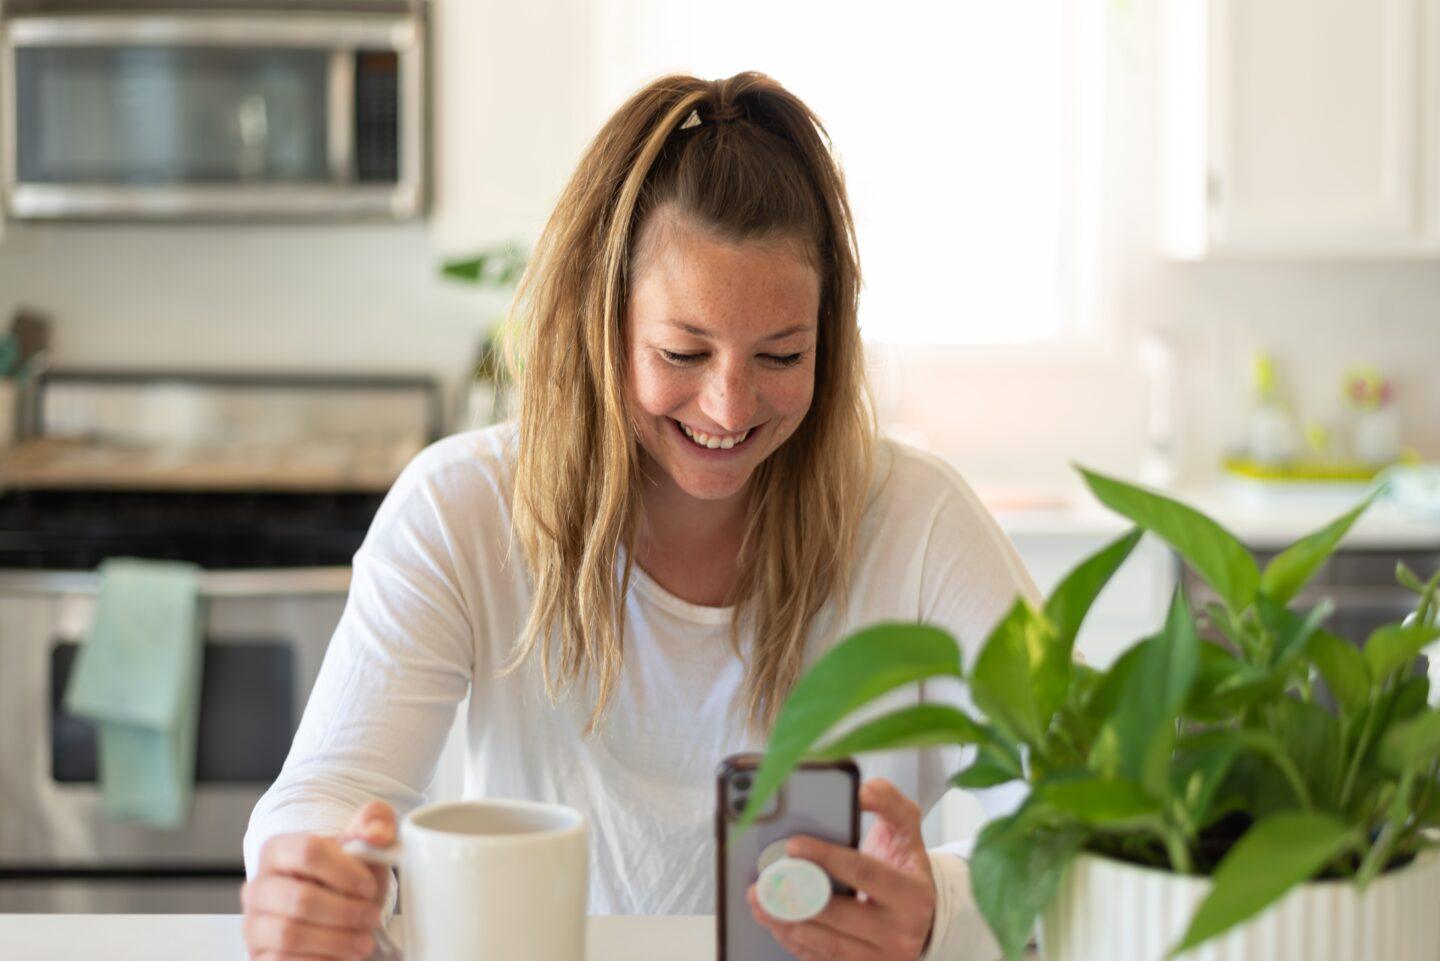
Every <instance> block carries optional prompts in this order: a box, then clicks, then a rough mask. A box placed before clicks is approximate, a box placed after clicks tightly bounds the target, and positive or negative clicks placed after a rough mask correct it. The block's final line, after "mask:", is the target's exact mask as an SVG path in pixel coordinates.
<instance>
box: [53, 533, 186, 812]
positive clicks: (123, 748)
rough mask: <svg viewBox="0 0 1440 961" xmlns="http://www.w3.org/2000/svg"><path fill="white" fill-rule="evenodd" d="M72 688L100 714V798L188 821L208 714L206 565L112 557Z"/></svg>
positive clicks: (79, 711)
mask: <svg viewBox="0 0 1440 961" xmlns="http://www.w3.org/2000/svg"><path fill="white" fill-rule="evenodd" d="M99 570H100V602H99V605H98V607H97V608H96V611H95V621H94V623H93V624H92V625H91V627H90V633H89V634H88V635H87V636H86V638H85V643H84V644H83V645H82V646H81V648H80V651H79V654H78V655H77V657H76V663H75V669H74V671H73V672H72V673H71V675H70V682H69V684H68V685H67V686H66V689H65V709H66V710H67V711H69V712H70V713H71V714H74V715H76V716H77V717H86V718H90V719H91V720H93V721H95V722H96V725H97V728H98V731H99V753H100V793H101V798H102V807H103V809H104V810H105V812H106V813H107V814H109V815H110V816H111V817H114V818H117V819H125V820H136V821H141V822H144V823H146V824H149V825H152V826H154V827H157V828H172V829H173V828H178V827H181V826H183V825H184V824H185V822H186V820H187V818H188V816H189V811H190V799H191V796H192V794H193V793H194V775H195V733H196V728H197V727H198V725H199V720H200V670H201V658H202V644H201V627H200V624H201V622H200V616H201V607H200V569H199V568H198V567H196V566H195V565H193V564H181V563H172V562H168V561H141V560H131V559H129V558H112V559H110V560H107V561H105V562H104V563H102V564H101V565H100V569H99Z"/></svg>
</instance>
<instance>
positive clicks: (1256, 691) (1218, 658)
mask: <svg viewBox="0 0 1440 961" xmlns="http://www.w3.org/2000/svg"><path fill="white" fill-rule="evenodd" d="M1284 682H1285V677H1284V675H1283V674H1282V673H1280V672H1277V671H1274V670H1271V669H1269V668H1264V667H1259V666H1257V665H1255V664H1250V663H1248V662H1246V661H1241V660H1239V659H1238V658H1236V657H1234V656H1233V655H1231V654H1230V652H1229V651H1227V650H1225V649H1224V648H1223V647H1221V646H1220V645H1218V644H1215V643H1213V642H1211V641H1201V642H1200V668H1199V671H1198V672H1197V674H1196V677H1195V684H1194V686H1192V687H1191V689H1190V696H1189V698H1188V699H1187V701H1186V703H1185V711H1184V714H1185V716H1186V717H1190V718H1194V719H1197V720H1201V721H1229V720H1230V719H1232V718H1233V717H1234V716H1235V715H1236V714H1238V713H1240V712H1241V711H1243V710H1244V709H1245V708H1247V707H1249V706H1250V705H1251V704H1254V703H1257V702H1259V701H1262V700H1265V699H1267V698H1270V697H1273V696H1275V695H1277V694H1279V693H1280V691H1281V690H1283V688H1284Z"/></svg>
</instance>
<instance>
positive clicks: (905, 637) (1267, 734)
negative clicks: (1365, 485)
mask: <svg viewBox="0 0 1440 961" xmlns="http://www.w3.org/2000/svg"><path fill="white" fill-rule="evenodd" d="M1082 474H1083V475H1084V478H1085V482H1086V483H1087V485H1088V486H1089V488H1090V490H1091V491H1092V492H1093V493H1094V494H1095V496H1096V497H1097V498H1098V499H1099V500H1100V501H1101V502H1102V503H1103V504H1105V505H1106V506H1107V507H1109V508H1110V509H1112V510H1114V511H1116V512H1117V513H1119V514H1121V515H1123V516H1124V517H1126V518H1128V519H1129V520H1130V521H1132V522H1133V523H1134V525H1135V526H1134V528H1133V529H1131V530H1130V531H1129V532H1127V533H1126V534H1125V535H1124V536H1122V537H1120V538H1119V539H1117V540H1115V541H1114V542H1112V543H1110V544H1109V545H1107V546H1106V547H1104V548H1103V549H1102V550H1100V551H1098V552H1097V553H1095V554H1094V555H1093V556H1091V557H1089V558H1088V559H1086V560H1085V561H1084V562H1082V563H1081V564H1080V565H1078V566H1077V567H1076V568H1075V569H1074V570H1073V571H1071V572H1070V574H1069V575H1068V576H1067V577H1066V578H1065V579H1064V580H1063V581H1062V582H1061V583H1060V585H1059V586H1058V587H1057V588H1056V589H1055V591H1054V593H1053V594H1051V596H1050V597H1049V599H1048V600H1047V601H1046V603H1045V605H1044V608H1043V609H1040V610H1037V609H1035V608H1033V607H1032V606H1030V605H1029V604H1027V603H1026V602H1025V601H1024V600H1017V601H1016V603H1015V604H1014V606H1013V607H1011V608H1010V610H1009V612H1008V614H1006V615H1005V616H1004V617H1003V618H1002V619H1001V621H1000V623H999V624H997V625H996V626H995V628H994V630H993V631H992V633H991V634H990V636H989V637H988V638H987V640H986V641H985V643H984V645H983V646H982V647H981V649H980V651H979V654H978V655H977V657H976V658H975V661H974V663H973V664H971V665H969V666H968V667H964V666H962V663H961V653H960V649H959V647H958V645H957V644H956V642H955V641H954V639H953V638H951V637H950V636H949V635H948V634H947V633H946V632H944V631H942V630H940V629H938V628H935V627H931V626H927V625H923V624H881V625H876V626H874V627H870V628H868V629H865V630H862V631H859V632H858V633H856V634H854V635H852V636H850V637H848V638H846V639H845V640H844V641H843V642H842V643H840V644H839V645H838V646H837V647H835V648H834V649H833V650H832V651H830V652H829V653H827V654H826V656H825V657H823V658H822V659H821V660H819V661H818V662H817V663H816V664H815V665H814V666H813V667H812V668H811V669H810V671H809V672H807V674H806V675H805V676H804V677H802V679H801V680H800V681H799V683H798V684H797V685H796V687H795V689H794V691H793V692H792V694H791V696H790V697H789V698H788V699H787V701H786V703H785V705H784V707H783V708H782V710H781V713H780V715H779V718H778V720H777V722H776V725H775V728H774V730H773V732H772V734H771V737H770V741H769V745H768V748H767V753H766V755H765V758H764V761H763V763H762V766H761V768H760V771H759V772H758V775H757V778H756V782H755V786H754V788H753V794H752V798H751V803H750V805H749V808H750V810H751V811H756V810H760V809H762V808H763V807H764V805H765V801H766V799H767V798H768V797H769V796H770V794H771V793H773V792H774V791H775V790H776V789H777V787H778V786H779V785H780V784H781V783H782V782H783V781H784V778H785V777H786V776H787V775H788V773H789V772H790V771H791V770H792V768H793V767H794V765H795V764H796V763H798V762H799V761H800V760H801V759H803V758H805V757H807V756H809V757H839V756H844V755H850V754H857V753H863V752H866V751H875V750H886V749H893V748H902V747H915V746H923V745H935V744H960V745H973V746H974V747H975V752H974V759H973V763H971V764H970V765H969V766H968V767H967V768H966V769H965V770H962V771H960V772H958V773H957V774H956V775H955V777H954V778H953V780H952V783H953V784H955V785H956V786H960V787H965V788H978V787H987V786H993V785H997V784H1002V783H1006V782H1010V781H1024V782H1026V783H1027V784H1028V788H1029V791H1028V796H1027V800H1026V801H1025V802H1024V804H1023V805H1022V806H1021V807H1020V808H1019V810H1018V811H1016V812H1015V813H1014V814H1013V815H1011V816H1009V817H1005V818H1001V819H997V820H995V821H992V822H991V823H990V824H988V825H987V826H986V827H985V829H984V830H983V831H982V833H981V835H980V837H979V838H978V840H977V843H976V847H975V851H974V856H973V859H972V862H971V873H972V878H973V887H974V894H975V898H976V901H977V904H978V906H979V908H980V910H981V912H982V914H983V915H984V917H985V919H986V921H987V922H988V924H989V926H990V928H991V930H992V931H993V933H994V934H995V936H996V938H997V939H998V941H999V942H1000V944H1001V945H1002V947H1003V948H1004V950H1005V952H1006V955H1007V957H1008V958H1010V959H1012V961H1014V959H1017V958H1019V957H1020V955H1021V954H1022V953H1023V951H1024V948H1025V945H1026V944H1027V942H1028V941H1029V939H1030V937H1031V933H1032V930H1033V929H1034V927H1035V925H1036V922H1037V919H1039V918H1041V917H1042V915H1044V913H1045V912H1046V911H1047V909H1051V908H1054V906H1055V905H1054V902H1055V901H1056V899H1057V892H1059V891H1060V890H1061V887H1062V881H1064V880H1065V879H1066V874H1067V870H1069V869H1070V868H1072V866H1073V865H1074V864H1075V862H1076V861H1077V859H1079V858H1084V859H1090V860H1095V859H1099V860H1102V861H1105V862H1107V863H1112V864H1113V863H1118V864H1124V865H1135V866H1141V867H1142V868H1145V869H1149V873H1150V874H1153V875H1156V876H1162V877H1180V876H1188V877H1186V880H1191V879H1203V882H1204V883H1203V886H1202V887H1203V890H1202V891H1201V893H1200V894H1198V895H1196V896H1195V899H1194V900H1195V901H1197V902H1198V907H1197V908H1196V909H1195V910H1194V911H1193V914H1189V915H1188V916H1187V917H1186V918H1185V919H1183V920H1184V921H1185V924H1184V927H1183V929H1182V930H1181V931H1180V936H1179V937H1178V938H1176V939H1175V940H1174V941H1170V942H1169V943H1168V945H1167V947H1168V949H1169V950H1170V952H1171V953H1172V954H1179V953H1184V952H1188V951H1192V950H1196V949H1197V946H1199V945H1202V944H1206V943H1207V942H1210V941H1211V939H1214V938H1215V937H1216V936H1217V935H1221V934H1222V933H1224V932H1227V931H1230V930H1231V929H1232V928H1234V927H1236V926H1237V925H1241V923H1242V922H1246V921H1247V920H1250V919H1253V918H1255V916H1256V915H1258V914H1260V912H1262V911H1263V910H1264V909H1265V908H1266V907H1267V906H1270V905H1272V904H1274V903H1275V902H1277V901H1278V900H1280V899H1281V897H1282V895H1285V894H1286V893H1287V892H1290V891H1291V890H1292V889H1294V888H1296V887H1297V886H1300V885H1302V884H1304V883H1305V882H1308V881H1311V880H1313V879H1337V880H1340V881H1351V882H1353V886H1352V887H1351V888H1350V890H1352V891H1353V890H1359V891H1363V890H1364V889H1365V887H1366V886H1367V885H1370V884H1371V882H1373V881H1375V879H1376V878H1377V877H1379V876H1381V875H1382V873H1384V872H1387V871H1396V872H1399V871H1402V870H1404V869H1405V867H1406V866H1407V865H1408V864H1409V863H1410V862H1412V861H1414V860H1416V859H1417V858H1420V857H1423V856H1424V855H1423V854H1422V852H1423V850H1424V849H1425V848H1427V846H1428V842H1427V840H1426V835H1425V831H1426V829H1427V828H1429V827H1431V826H1435V825H1440V780H1437V773H1440V710H1435V709H1432V708H1430V707H1429V706H1427V700H1428V693H1429V691H1428V689H1429V685H1428V682H1427V680H1426V679H1425V678H1423V677H1418V676H1415V675H1414V671H1413V664H1414V662H1415V659H1416V657H1417V655H1418V654H1419V653H1420V652H1421V651H1422V650H1423V649H1424V648H1425V647H1426V645H1427V644H1429V643H1430V642H1431V641H1433V640H1435V639H1436V638H1437V637H1440V627H1437V620H1440V600H1437V585H1440V574H1437V575H1436V577H1434V578H1432V579H1431V580H1430V581H1429V582H1428V583H1421V581H1420V580H1419V578H1417V577H1416V576H1415V575H1414V574H1413V573H1412V572H1411V571H1409V570H1408V569H1406V568H1405V567H1404V566H1403V565H1399V567H1398V568H1397V575H1398V578H1399V580H1400V582H1401V583H1402V584H1403V585H1405V586H1406V587H1407V588H1409V589H1410V590H1413V591H1414V592H1415V593H1416V594H1417V595H1418V606H1417V610H1416V612H1415V613H1414V614H1412V615H1411V616H1410V617H1409V618H1407V619H1406V620H1405V621H1404V622H1402V623H1394V624H1388V625H1386V626H1384V627H1381V628H1380V629H1379V630H1377V631H1375V632H1374V633H1373V634H1371V635H1370V636H1369V637H1368V638H1365V639H1363V640H1364V644H1363V646H1360V647H1357V646H1356V645H1355V644H1352V643H1350V642H1349V641H1347V640H1345V639H1342V638H1340V637H1337V636H1336V635H1335V634H1333V633H1331V632H1329V631H1327V630H1326V629H1325V626H1324V622H1325V619H1326V617H1327V615H1328V614H1329V612H1330V605H1329V604H1328V603H1321V604H1319V605H1317V606H1316V607H1314V608H1313V609H1311V610H1308V611H1305V610H1295V609H1292V603H1293V602H1294V600H1295V598H1296V597H1297V595H1299V593H1300V591H1301V589H1302V588H1303V587H1304V585H1305V584H1306V582H1307V581H1308V580H1309V579H1310V578H1311V577H1312V576H1313V575H1314V574H1315V572H1316V571H1317V570H1318V569H1319V568H1320V567H1321V566H1322V565H1323V564H1324V562H1325V560H1326V559H1327V557H1328V556H1329V555H1330V553H1331V552H1332V551H1333V550H1334V548H1335V546H1336V545H1337V544H1338V543H1339V542H1340V540H1341V538H1342V537H1343V536H1344V535H1345V533H1346V532H1347V531H1348V530H1349V528H1350V526H1351V525H1352V524H1353V523H1354V522H1355V520H1356V519H1357V518H1358V517H1359V516H1360V514H1361V513H1362V512H1363V511H1364V510H1365V509H1366V508H1367V507H1368V506H1369V503H1370V501H1369V500H1367V501H1365V502H1364V503H1362V504H1360V505H1359V506H1357V507H1356V508H1355V509H1354V510H1351V511H1350V512H1349V513H1347V514H1345V515H1344V516H1342V517H1340V518H1339V519H1337V520H1335V521H1334V522H1333V523H1331V524H1329V525H1328V526H1326V527H1324V528H1323V529H1321V530H1319V531H1316V532H1315V533H1313V534H1311V535H1309V536H1307V537H1305V538H1303V539H1301V540H1300V541H1298V542H1297V543H1295V544H1294V545H1292V546H1291V547H1289V548H1288V549H1287V550H1285V551H1284V552H1283V553H1281V554H1279V555H1278V556H1276V557H1275V558H1274V559H1273V560H1272V561H1271V562H1270V563H1269V564H1268V565H1267V566H1266V567H1265V568H1264V569H1263V570H1261V569H1260V568H1259V566H1258V564H1257V562H1256V560H1255V558H1254V556H1253V555H1252V554H1251V553H1250V552H1249V551H1248V550H1247V549H1246V548H1245V547H1244V546H1243V545H1242V544H1241V543H1240V542H1239V541H1238V540H1237V539H1236V538H1235V537H1234V536H1233V535H1231V534H1230V533H1229V532H1227V531H1226V530H1225V529H1224V528H1222V527H1221V526H1220V525H1219V524H1217V523H1215V522H1214V521H1213V520H1211V519H1210V518H1208V517H1206V516H1204V515H1203V514H1201V513H1199V512H1197V511H1195V510H1193V509H1191V508H1189V507H1187V506H1185V505H1183V504H1181V503H1179V502H1177V501H1174V500H1172V499H1170V498H1167V497H1164V496H1162V495H1160V494H1157V493H1154V492H1151V491H1148V490H1145V489H1143V488H1139V487H1135V486H1131V485H1128V484H1125V483H1123V482H1120V481H1118V480H1115V479H1112V478H1108V477H1104V476H1102V475H1099V474H1095V473H1091V472H1088V471H1082ZM1146 532H1149V533H1151V534H1153V535H1155V536H1158V537H1160V538H1161V539H1163V540H1164V541H1165V542H1167V543H1168V544H1169V545H1170V546H1171V547H1172V548H1173V549H1174V550H1175V551H1176V552H1178V553H1179V555H1180V556H1181V557H1182V558H1183V559H1184V561H1185V562H1186V563H1188V564H1189V565H1190V567H1191V568H1193V570H1194V571H1195V572H1196V573H1197V574H1198V575H1199V576H1200V578H1201V579H1203V580H1204V581H1205V582H1206V583H1207V584H1208V586H1209V587H1210V588H1211V589H1212V590H1213V592H1214V594H1215V595H1216V597H1217V598H1218V600H1216V601H1215V602H1213V603H1209V604H1207V605H1205V606H1204V607H1203V608H1202V609H1201V610H1200V611H1198V612H1197V611H1194V610H1192V605H1191V600H1190V598H1188V597H1187V596H1186V594H1185V592H1184V590H1183V586H1182V588H1177V590H1176V593H1175V595H1174V598H1173V600H1172V602H1171V605H1170V608H1169V613H1168V616H1167V617H1166V620H1165V623H1164V624H1163V625H1161V626H1160V627H1159V629H1158V630H1157V632H1156V633H1155V634H1153V635H1152V636H1149V637H1146V638H1143V639H1141V640H1139V641H1138V642H1136V643H1135V644H1134V645H1133V646H1132V647H1130V648H1129V649H1128V650H1127V651H1125V652H1124V653H1123V654H1122V655H1121V656H1120V657H1118V658H1117V659H1116V661H1115V662H1114V663H1113V664H1112V665H1111V666H1110V667H1109V669H1108V670H1096V669H1092V668H1089V667H1086V666H1083V665H1081V664H1077V663H1075V661H1074V659H1073V658H1072V648H1073V645H1074V641H1075V637H1076V634H1077V633H1078V631H1079V629H1080V626H1081V623H1082V621H1083V619H1084V617H1085V615H1086V612H1087V611H1088V610H1089V608H1090V606H1091V604H1092V603H1093V602H1094V600H1095V598H1096V596H1097V595H1098V594H1099V593H1100V590H1101V589H1102V588H1103V587H1104V586H1105V584H1106V583H1107V582H1108V581H1109V579H1110V578H1111V576H1112V575H1113V574H1114V573H1115V572H1116V570H1117V569H1119V568H1120V566H1121V565H1122V564H1123V563H1124V561H1125V559H1126V558H1127V557H1128V556H1129V554H1130V552H1131V550H1132V549H1133V548H1134V546H1135V544H1136V543H1137V541H1138V540H1139V539H1140V537H1141V536H1142V535H1143V534H1144V533H1146ZM1211 638H1213V639H1211ZM943 675H951V676H956V677H963V678H964V680H965V681H966V682H967V684H968V685H969V689H970V692H971V695H972V698H973V700H974V703H975V705H976V707H977V708H978V715H977V716H970V715H969V714H967V713H965V712H963V711H961V710H959V709H956V708H952V707H946V706H940V705H933V704H920V705H916V706H911V707H908V708H904V709H900V710H897V711H894V712H892V713H889V714H884V715H882V716H879V717H876V718H874V719H871V720H869V721H868V722H866V723H861V724H859V725H851V726H850V727H849V728H848V729H845V727H844V725H842V724H840V722H842V721H843V719H844V718H846V717H847V716H848V715H850V714H851V713H852V712H853V711H855V710H856V709H857V708H859V707H861V706H862V705H864V704H867V703H868V702H870V701H872V700H874V699H875V698H877V697H879V696H880V695H882V694H886V693H887V692H890V691H894V690H896V689H897V688H900V687H902V686H904V685H906V684H908V683H910V682H914V681H918V680H921V679H923V678H927V677H935V676H943ZM837 725H838V728H837ZM837 729H839V730H841V731H842V733H840V734H839V735H838V736H836V735H834V734H833V732H834V731H835V730H837ZM1157 869H1158V870H1157ZM1046 917H1050V916H1049V915H1046ZM1150 950H1151V951H1152V952H1153V951H1154V948H1153V947H1152V948H1151V949H1150ZM1060 954H1061V955H1062V956H1069V957H1084V956H1090V955H1086V954H1084V953H1083V952H1082V953H1075V954H1069V955H1067V954H1065V952H1063V951H1062V952H1060ZM1103 956H1106V957H1109V958H1120V957H1122V956H1126V957H1128V956H1129V955H1126V954H1124V952H1122V951H1120V950H1118V949H1116V950H1106V951H1104V952H1103ZM1197 956H1198V955H1197ZM1225 956H1226V957H1239V956H1244V955H1225ZM1287 956H1288V955H1287ZM1336 956H1337V957H1338V956H1342V955H1336Z"/></svg>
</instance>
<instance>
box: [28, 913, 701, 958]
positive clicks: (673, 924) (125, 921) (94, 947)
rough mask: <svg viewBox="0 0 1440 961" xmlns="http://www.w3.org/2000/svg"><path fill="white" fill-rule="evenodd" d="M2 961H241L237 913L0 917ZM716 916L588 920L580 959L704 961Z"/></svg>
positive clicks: (242, 950) (242, 941)
mask: <svg viewBox="0 0 1440 961" xmlns="http://www.w3.org/2000/svg"><path fill="white" fill-rule="evenodd" d="M0 957H3V958H4V959H5V961H89V959H96V961H100V959H103V961H245V958H246V953H245V942H244V940H243V939H242V938H241V936H240V916H239V915H238V914H0ZM714 957H715V919H714V918H713V917H710V916H699V917H592V918H591V919H590V927H589V932H588V938H587V950H586V961H711V959H713V958H714Z"/></svg>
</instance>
